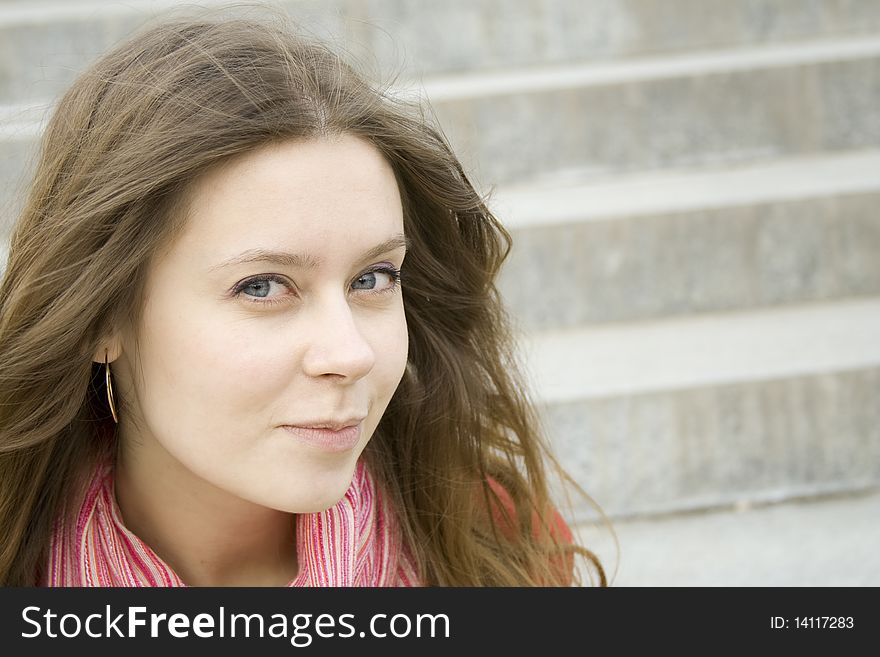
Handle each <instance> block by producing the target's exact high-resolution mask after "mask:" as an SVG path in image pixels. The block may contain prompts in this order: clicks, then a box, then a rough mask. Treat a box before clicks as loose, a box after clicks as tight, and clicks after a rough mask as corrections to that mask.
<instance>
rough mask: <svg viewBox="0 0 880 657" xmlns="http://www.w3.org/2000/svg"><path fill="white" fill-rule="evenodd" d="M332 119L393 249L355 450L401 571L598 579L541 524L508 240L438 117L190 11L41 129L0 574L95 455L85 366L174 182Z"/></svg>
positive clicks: (7, 373)
mask: <svg viewBox="0 0 880 657" xmlns="http://www.w3.org/2000/svg"><path fill="white" fill-rule="evenodd" d="M339 133H347V134H351V135H354V136H358V137H360V138H363V139H365V140H368V141H369V142H370V143H371V144H373V145H374V146H375V147H376V148H377V149H378V150H379V151H381V153H382V154H383V155H384V156H385V158H387V160H388V162H389V163H390V164H391V166H392V168H393V170H394V173H395V176H396V178H397V182H398V186H399V188H400V193H401V199H402V201H403V208H404V229H405V233H406V234H407V236H408V237H409V239H410V240H411V243H412V246H411V249H410V250H409V252H408V256H407V259H406V263H405V265H404V271H403V274H402V280H403V285H404V290H405V293H406V294H405V313H406V320H407V324H408V327H409V357H408V363H407V368H406V372H405V374H404V376H403V379H402V380H401V383H400V385H399V388H398V389H397V391H396V392H395V395H394V397H393V398H392V400H391V402H390V403H389V405H388V408H387V410H386V412H385V414H384V416H383V418H382V420H381V422H380V424H379V426H378V427H377V429H376V431H375V433H374V435H373V438H372V440H371V441H370V443H369V445H368V447H367V449H366V451H365V458H366V459H367V460H368V465H369V467H370V469H371V472H372V473H373V474H374V476H375V477H376V480H377V482H378V483H379V485H381V486H382V487H383V488H384V489H385V490H386V491H387V494H388V497H389V499H390V500H391V503H392V505H393V507H394V509H395V512H396V514H397V515H398V517H399V521H400V526H401V527H402V531H403V538H404V540H405V541H406V544H407V545H408V546H409V547H410V549H411V550H412V552H413V554H414V556H415V558H416V563H417V564H418V566H419V569H420V573H421V576H422V578H423V581H424V582H425V583H426V584H430V585H452V586H460V585H469V586H473V585H498V586H509V585H531V584H564V583H566V582H567V579H568V578H569V577H570V576H571V572H570V570H569V568H568V567H567V566H566V567H563V568H559V567H558V566H559V564H560V563H565V564H570V563H571V561H572V559H573V557H574V555H575V554H580V555H582V556H584V557H586V563H587V564H588V566H590V568H588V572H590V574H591V579H592V574H593V573H598V580H599V582H600V583H601V584H605V575H604V571H603V569H602V567H601V565H600V563H599V561H598V559H597V558H596V557H595V556H594V555H593V554H592V553H591V552H589V551H588V550H586V549H585V548H583V547H581V546H578V545H577V544H567V543H563V542H562V541H560V540H559V531H558V530H556V531H554V530H553V522H552V520H551V518H552V513H551V509H552V508H553V507H552V504H551V502H550V499H549V497H550V495H549V492H548V489H549V485H548V481H547V473H546V465H545V461H548V462H549V463H550V464H551V465H552V466H553V467H554V468H558V464H557V463H556V462H555V460H553V458H552V456H551V455H550V454H549V452H548V450H547V449H546V447H545V443H544V440H543V438H542V436H541V432H540V424H539V420H538V418H537V416H536V414H535V410H534V407H533V405H532V403H531V402H530V400H529V399H528V397H527V396H526V394H525V393H524V392H523V391H524V390H525V389H526V388H525V386H524V385H523V378H522V376H521V374H520V372H519V370H518V366H517V362H516V359H515V357H514V343H513V340H512V338H511V333H510V329H509V319H508V317H507V315H506V311H505V309H504V307H503V305H502V302H501V299H500V297H499V293H498V291H497V289H496V287H495V278H496V275H497V273H498V271H499V269H500V267H501V265H502V263H503V261H504V260H505V258H506V257H507V254H508V252H509V251H510V248H511V237H510V235H509V233H508V232H507V231H506V230H505V229H504V227H503V226H502V225H501V223H500V222H499V221H498V220H497V219H496V218H495V217H494V216H493V215H492V213H491V212H490V211H489V209H488V208H487V205H486V202H485V199H483V198H481V196H480V195H479V194H478V193H477V192H476V191H475V190H474V188H473V186H472V185H471V183H470V182H469V181H468V179H467V177H466V175H465V173H464V171H463V170H462V167H461V165H460V164H459V162H458V160H457V159H456V157H455V155H454V154H453V153H452V151H451V149H450V147H449V145H448V144H447V142H446V140H445V139H444V138H443V136H442V134H441V133H440V131H439V130H438V129H436V128H435V127H433V126H432V125H431V122H430V121H429V120H427V119H426V118H425V116H424V111H423V108H422V107H421V106H420V105H419V104H418V103H415V102H412V101H409V102H404V101H402V100H400V99H398V98H395V97H394V96H393V95H392V94H390V93H388V92H387V88H383V87H379V86H371V85H370V84H369V83H368V82H366V81H365V78H364V77H363V76H361V75H359V74H357V73H356V72H355V70H354V68H353V67H352V66H351V65H349V64H347V63H344V62H343V61H342V59H341V58H340V57H339V56H338V55H337V54H335V53H334V52H333V51H332V50H331V49H330V48H328V47H327V46H326V45H324V44H322V43H320V42H316V41H313V40H310V39H307V38H305V37H303V36H302V35H300V34H298V33H297V32H296V30H295V29H294V28H293V27H291V26H290V25H289V24H287V22H286V21H284V20H283V19H282V17H280V16H276V17H275V18H274V20H258V19H254V18H253V17H234V16H233V17H228V16H226V17H222V18H218V17H217V16H212V15H209V14H205V15H203V16H201V17H196V18H179V17H178V18H171V19H165V20H163V21H162V22H159V23H157V24H154V25H152V26H150V27H148V28H146V29H143V30H142V31H141V32H139V33H138V34H137V35H135V36H134V37H132V38H130V39H129V40H127V41H126V42H125V43H123V44H121V45H119V46H117V47H116V48H115V49H113V50H112V51H111V52H109V53H108V54H106V55H105V56H104V57H102V58H101V59H100V60H99V61H97V62H96V63H95V64H94V65H93V66H92V67H91V68H90V69H89V70H88V71H86V72H85V73H84V74H83V75H82V76H81V77H80V78H79V79H78V80H77V81H76V82H75V84H74V85H73V86H72V87H71V88H70V89H69V90H68V91H67V93H66V94H65V95H64V96H63V97H62V99H61V100H60V103H59V104H58V106H57V109H56V110H55V112H54V115H53V117H52V119H51V121H50V123H49V124H48V126H47V129H46V131H45V133H44V135H43V139H42V142H41V151H40V156H39V161H38V165H37V170H36V174H35V177H34V180H33V183H32V185H31V187H30V190H29V195H28V197H27V199H26V203H25V206H24V209H23V211H22V214H21V215H20V217H19V218H18V221H17V223H16V225H15V227H14V231H13V234H12V237H11V240H10V252H9V259H8V264H7V268H6V271H5V275H4V277H3V281H2V285H0V527H2V530H3V531H2V539H0V584H3V585H32V584H34V583H35V581H36V577H37V574H38V573H39V571H40V568H41V564H43V563H44V562H45V561H46V559H47V549H48V544H49V541H50V538H51V531H52V527H53V522H54V521H55V520H56V517H57V514H58V513H59V512H60V509H61V508H62V505H61V503H62V501H64V499H65V498H66V497H68V496H70V495H71V494H72V491H74V490H76V487H77V486H78V485H80V484H81V482H82V481H83V479H82V478H83V477H84V473H86V472H88V471H89V468H90V467H92V466H93V465H94V464H95V462H96V459H98V458H99V457H100V456H101V454H102V450H106V449H113V447H112V441H109V442H108V441H101V440H99V434H100V433H101V432H100V431H99V430H98V429H99V427H101V426H106V425H103V424H102V422H103V421H104V420H105V419H106V418H107V417H108V415H109V411H108V408H107V404H106V391H105V389H104V387H103V379H102V371H103V367H102V365H101V364H98V363H93V362H92V358H93V355H94V354H95V351H96V349H97V348H98V344H99V341H100V340H101V338H102V337H103V336H105V335H106V334H108V333H109V332H110V330H111V329H112V328H113V327H116V326H119V325H121V324H122V323H123V321H125V320H126V319H128V321H131V322H132V325H136V322H137V318H138V316H139V313H140V312H141V311H142V306H143V294H142V292H143V285H144V281H145V274H146V270H147V266H148V263H149V261H150V259H151V258H152V257H153V255H154V254H155V253H157V251H158V250H160V249H161V248H163V246H164V245H167V244H169V243H170V242H171V240H173V239H174V237H175V236H176V235H177V234H179V230H180V229H181V227H182V226H183V225H184V222H185V216H186V211H185V203H184V199H185V197H186V191H187V190H188V189H189V186H190V184H191V183H192V181H193V180H194V179H195V178H196V176H198V175H199V174H201V173H203V172H204V171H206V169H207V168H208V167H211V166H214V165H217V164H219V163H221V162H222V161H224V160H226V159H227V158H230V157H231V156H234V155H236V154H239V153H243V152H246V151H251V150H253V149H256V148H258V147H260V146H262V145H265V144H268V143H270V142H273V141H276V140H281V139H310V138H317V137H321V136H324V135H332V134H339ZM117 395H118V393H117ZM119 401H120V406H121V408H123V409H124V400H119ZM560 471H561V470H560ZM493 481H494V482H497V483H498V484H500V486H501V488H503V491H505V492H506V493H507V494H509V498H510V499H509V500H502V499H500V498H499V496H498V495H497V487H496V486H493V485H489V483H487V482H493ZM511 500H512V505H511V504H510V502H511ZM475 501H476V502H477V503H475ZM511 506H512V509H513V513H512V514H510V515H509V516H505V509H508V508H511ZM560 559H562V560H563V561H562V562H560ZM554 564H555V566H554ZM576 573H577V570H576Z"/></svg>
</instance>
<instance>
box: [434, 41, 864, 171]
mask: <svg viewBox="0 0 880 657" xmlns="http://www.w3.org/2000/svg"><path fill="white" fill-rule="evenodd" d="M878 97H880V58H863V59H854V60H848V61H838V62H821V63H814V64H801V65H796V66H775V67H772V68H764V69H754V70H748V71H731V72H726V73H715V74H705V75H693V76H688V77H671V78H663V79H649V80H638V81H630V82H623V83H619V84H615V83H608V84H605V85H593V86H588V87H572V88H564V89H550V90H541V91H540V92H536V93H528V92H514V93H504V94H497V95H491V96H479V97H465V98H461V99H458V100H456V99H451V98H450V99H445V100H439V101H438V100H433V101H432V105H433V107H434V109H435V111H436V114H437V117H438V119H439V122H440V125H441V126H443V128H444V131H445V132H446V134H447V135H448V137H449V139H450V142H451V143H452V146H453V148H454V149H455V150H456V152H457V153H458V154H459V155H460V157H461V159H462V161H463V163H464V165H465V169H466V170H467V171H469V172H470V173H471V174H472V175H473V176H474V178H475V179H476V180H477V181H478V184H479V185H480V186H483V187H485V186H488V185H491V184H501V183H512V182H518V181H523V180H529V179H539V178H541V177H547V178H549V177H552V176H553V175H556V174H557V173H558V172H560V171H566V170H573V171H577V172H579V173H580V175H581V177H582V178H583V179H585V180H586V179H590V178H596V177H600V176H607V175H610V174H613V173H620V172H626V171H635V170H647V169H661V168H668V167H694V168H698V167H700V166H706V165H718V164H720V163H734V162H743V161H760V160H766V159H770V158H775V157H780V156H787V155H796V154H803V153H810V152H816V151H822V150H844V149H849V148H865V147H871V146H876V145H880V104H878V103H877V102H876V99H877V98H878ZM429 98H430V90H429Z"/></svg>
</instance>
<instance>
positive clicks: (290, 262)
mask: <svg viewBox="0 0 880 657" xmlns="http://www.w3.org/2000/svg"><path fill="white" fill-rule="evenodd" d="M411 244H412V242H411V241H410V239H409V238H408V237H407V236H406V235H404V234H403V233H398V234H397V235H393V236H392V237H390V238H389V239H387V240H385V241H384V242H382V243H381V244H377V245H376V246H374V247H373V248H371V249H368V250H367V251H365V252H364V253H363V254H362V255H361V260H369V259H371V258H376V257H378V256H380V255H382V254H383V253H388V252H389V251H394V250H395V249H399V248H401V247H405V248H407V249H409V247H410V245H411ZM249 262H271V263H272V264H276V265H282V266H284V267H290V268H298V269H317V268H318V267H320V266H321V262H322V261H321V259H320V258H315V257H314V256H311V255H307V254H302V253H290V252H289V251H273V250H270V249H248V250H247V251H245V252H244V253H240V254H239V255H237V256H235V257H233V258H229V259H228V260H224V261H223V262H221V263H220V264H219V265H214V266H213V267H211V269H210V270H209V271H212V272H213V271H216V270H218V269H223V268H225V267H231V266H232V265H241V264H247V263H249Z"/></svg>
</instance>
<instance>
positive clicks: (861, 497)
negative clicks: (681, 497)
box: [575, 488, 880, 586]
mask: <svg viewBox="0 0 880 657" xmlns="http://www.w3.org/2000/svg"><path fill="white" fill-rule="evenodd" d="M878 518H880V489H877V488H872V489H868V490H865V491H862V492H859V493H853V494H848V495H836V496H830V497H818V498H806V499H800V500H794V501H790V502H787V503H783V504H774V505H769V506H759V507H754V506H750V505H748V504H742V505H737V506H736V507H735V508H730V509H724V510H717V511H713V512H711V513H693V514H679V515H668V516H660V517H657V518H654V519H637V520H630V521H617V522H615V523H614V529H615V531H616V533H617V537H618V540H619V544H620V545H619V548H620V549H619V552H618V550H617V548H616V547H615V545H614V541H613V538H612V536H611V535H610V533H609V532H608V531H607V530H606V529H604V528H602V527H600V526H598V525H596V524H588V525H583V526H580V527H576V528H575V531H576V533H577V534H578V536H579V538H580V539H581V540H582V541H583V542H584V544H586V545H588V546H589V547H590V548H591V549H593V550H594V551H595V552H596V553H597V554H598V555H599V557H600V559H602V561H603V563H604V565H605V567H606V569H607V570H608V571H609V573H608V575H609V579H610V578H611V574H612V573H613V572H614V570H615V567H617V574H616V577H615V578H614V580H613V584H612V585H613V586H880V550H877V546H878V545H880V523H878V522H877V519H878Z"/></svg>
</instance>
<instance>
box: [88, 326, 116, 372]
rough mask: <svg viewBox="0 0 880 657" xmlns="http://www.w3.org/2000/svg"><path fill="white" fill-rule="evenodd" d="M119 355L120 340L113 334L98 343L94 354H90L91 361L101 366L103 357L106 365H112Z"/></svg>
mask: <svg viewBox="0 0 880 657" xmlns="http://www.w3.org/2000/svg"><path fill="white" fill-rule="evenodd" d="M121 355H122V340H121V337H120V336H119V334H118V333H114V334H113V335H112V336H109V337H107V338H104V339H102V340H101V341H100V342H99V343H98V347H97V349H95V353H94V354H92V361H93V362H95V363H100V364H101V365H103V364H104V359H105V357H106V359H107V362H108V363H112V362H113V361H114V360H116V359H117V358H119V357H120V356H121Z"/></svg>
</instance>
